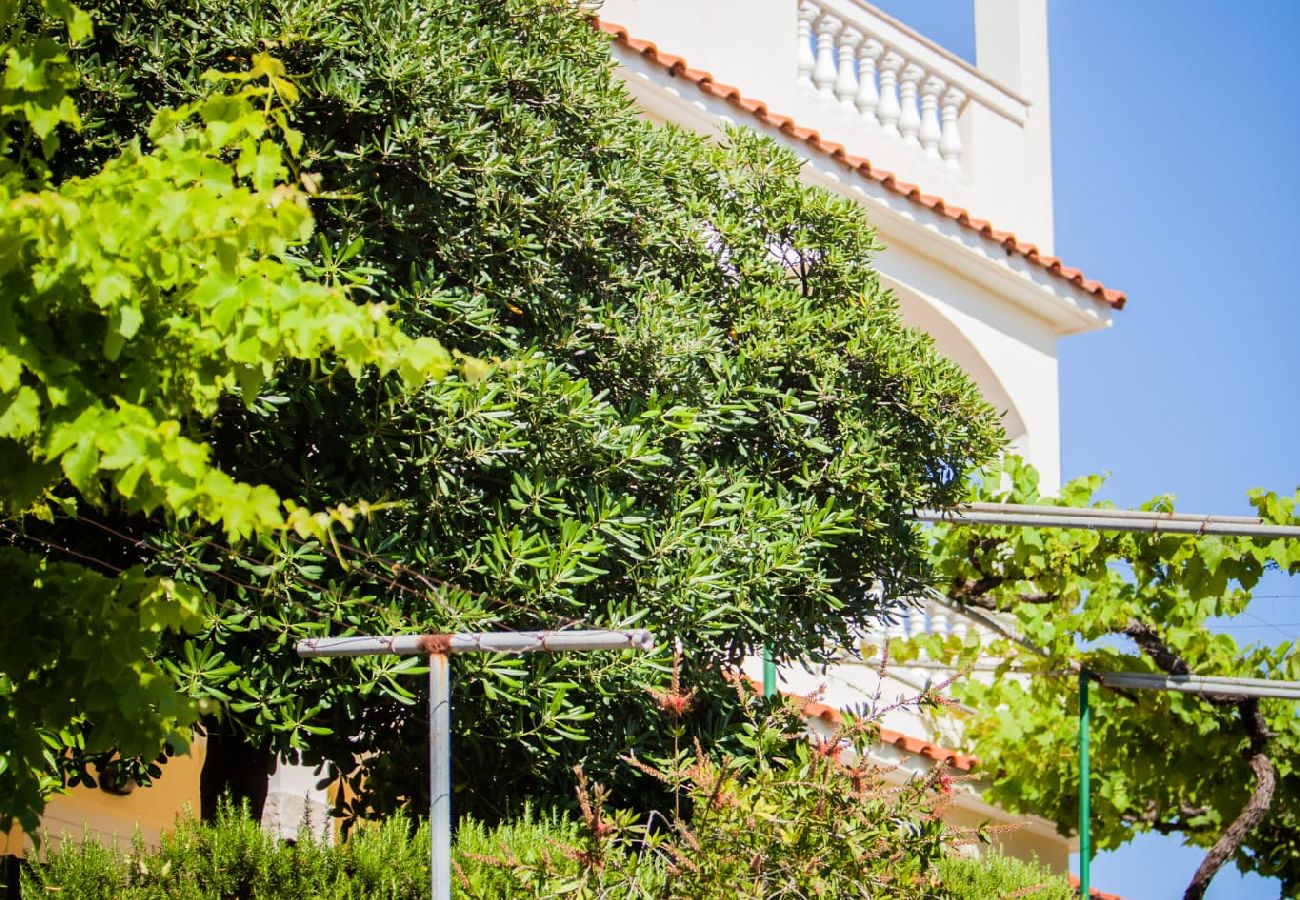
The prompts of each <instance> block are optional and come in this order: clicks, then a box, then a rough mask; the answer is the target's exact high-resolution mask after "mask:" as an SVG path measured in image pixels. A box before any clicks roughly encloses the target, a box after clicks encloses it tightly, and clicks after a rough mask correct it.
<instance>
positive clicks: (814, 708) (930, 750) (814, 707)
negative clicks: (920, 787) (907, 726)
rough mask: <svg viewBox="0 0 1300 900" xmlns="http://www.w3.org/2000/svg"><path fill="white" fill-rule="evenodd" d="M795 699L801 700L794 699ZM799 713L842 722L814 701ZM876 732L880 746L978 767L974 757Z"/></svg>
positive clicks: (956, 765)
mask: <svg viewBox="0 0 1300 900" xmlns="http://www.w3.org/2000/svg"><path fill="white" fill-rule="evenodd" d="M792 696H793V695H792ZM795 699H796V700H799V699H803V698H800V697H795ZM800 712H802V713H803V714H804V715H805V716H807V717H808V718H810V719H821V720H822V721H823V722H827V723H829V724H831V725H838V724H839V723H840V722H842V721H843V720H844V716H843V715H842V714H841V713H840V711H839V710H838V709H836V708H835V707H833V706H827V705H826V704H825V703H818V702H817V701H815V700H809V701H807V702H805V703H804V706H803V709H802V710H800ZM878 730H879V732H880V742H881V743H882V744H891V745H893V746H895V747H897V748H899V749H900V750H906V751H907V752H908V753H915V754H916V755H917V756H924V757H926V758H928V759H932V760H934V761H935V762H938V763H947V764H948V765H949V766H951V767H952V768H954V769H961V770H962V771H963V772H969V771H971V770H972V769H974V768H975V767H976V766H977V765H979V760H978V759H976V758H975V757H974V756H968V755H966V754H965V753H958V752H957V751H956V750H949V749H948V748H947V747H940V746H939V745H938V744H934V743H931V742H930V741H925V740H922V739H921V738H915V737H912V736H911V735H908V734H903V733H902V732H901V731H894V730H892V729H889V728H879V729H878Z"/></svg>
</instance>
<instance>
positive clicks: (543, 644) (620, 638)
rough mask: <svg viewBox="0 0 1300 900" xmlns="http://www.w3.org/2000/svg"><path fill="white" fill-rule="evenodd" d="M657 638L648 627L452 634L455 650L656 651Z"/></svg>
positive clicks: (491, 651)
mask: <svg viewBox="0 0 1300 900" xmlns="http://www.w3.org/2000/svg"><path fill="white" fill-rule="evenodd" d="M654 645H655V642H654V638H653V637H651V635H650V632H649V631H647V630H646V629H644V628H635V629H632V630H630V631H604V630H597V629H590V630H584V631H519V632H509V631H502V632H486V633H480V634H453V635H451V646H450V648H449V649H450V652H451V653H533V652H536V651H539V650H541V651H549V652H554V653H564V652H567V651H576V650H652V649H654Z"/></svg>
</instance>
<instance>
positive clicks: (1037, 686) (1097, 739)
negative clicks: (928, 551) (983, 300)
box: [923, 459, 1300, 898]
mask: <svg viewBox="0 0 1300 900" xmlns="http://www.w3.org/2000/svg"><path fill="white" fill-rule="evenodd" d="M1101 481H1102V480H1101V478H1099V477H1096V476H1092V477H1088V478H1082V479H1079V480H1076V481H1073V482H1071V483H1069V484H1067V485H1065V487H1064V488H1062V490H1061V495H1060V497H1059V498H1043V497H1040V496H1039V495H1038V477H1037V473H1036V472H1035V471H1034V470H1033V469H1031V468H1029V467H1028V466H1025V465H1023V464H1022V463H1021V462H1019V461H1018V460H1015V459H1011V460H1009V461H1008V462H1007V464H1006V465H1005V466H1004V467H1002V468H1001V469H996V470H994V471H992V472H991V473H990V475H989V477H988V478H987V480H986V481H985V482H984V484H983V486H982V488H981V489H980V490H979V492H978V494H977V496H978V498H979V499H981V500H996V501H1002V502H1010V503H1046V504H1052V505H1060V506H1071V507H1082V506H1087V505H1089V504H1090V502H1091V501H1092V497H1093V494H1094V493H1095V492H1096V491H1097V489H1098V488H1099V487H1100V485H1101ZM1297 500H1300V495H1298V496H1297V497H1279V496H1277V495H1274V494H1266V493H1263V492H1257V493H1255V494H1253V495H1252V503H1253V504H1254V505H1255V507H1256V509H1257V510H1258V512H1259V515H1261V516H1263V517H1264V518H1265V519H1266V520H1267V521H1271V522H1277V523H1287V524H1294V523H1295V522H1296V521H1297V517H1296V503H1297ZM1143 508H1144V509H1151V510H1158V511H1161V512H1172V511H1173V503H1172V500H1171V499H1170V498H1168V497H1160V498H1157V499H1155V500H1153V501H1151V502H1150V503H1148V504H1146V506H1144V507H1143ZM933 535H934V566H935V569H936V575H937V576H938V579H939V582H940V584H941V585H942V588H941V589H942V590H943V591H944V593H945V595H946V596H947V597H948V598H949V600H951V601H955V602H956V603H958V604H960V605H961V606H963V607H965V608H967V609H969V610H973V611H975V612H976V613H991V614H994V615H995V616H1001V617H1002V618H1000V619H998V620H997V621H1001V622H1009V623H1010V628H1009V629H1008V632H1009V634H1010V635H1012V636H1011V637H1001V638H998V639H996V640H994V641H992V642H991V643H987V644H986V645H985V646H984V647H983V648H980V647H979V646H977V643H976V640H975V639H974V638H972V639H971V642H970V644H969V645H967V646H958V645H957V643H956V642H955V641H952V640H951V639H948V640H946V641H945V640H939V639H927V640H926V641H924V642H923V643H924V644H925V646H926V649H928V650H929V651H930V652H932V653H934V654H936V655H939V656H941V657H944V658H950V659H956V660H961V661H963V662H966V661H969V660H972V659H974V658H975V657H976V656H977V655H978V654H979V653H980V652H981V649H982V652H983V653H985V654H988V655H991V656H992V657H994V658H995V659H997V660H999V669H998V672H997V673H996V674H995V675H993V676H992V677H991V678H990V679H979V678H976V679H966V680H963V681H962V682H960V683H959V686H958V689H957V690H956V694H955V696H956V697H957V698H958V699H960V700H962V701H963V702H965V703H966V704H968V705H970V706H971V707H973V708H974V709H975V710H976V713H975V714H974V716H973V717H972V718H971V720H970V722H969V725H968V729H967V735H968V736H969V737H970V738H971V739H972V740H973V742H974V747H975V749H976V750H977V751H978V752H979V753H980V755H981V756H982V757H983V758H984V759H985V760H986V761H987V762H988V765H987V766H986V768H987V770H988V771H990V772H992V773H995V774H994V776H993V786H992V788H991V795H992V798H993V799H994V800H995V801H996V802H997V803H999V804H1002V805H1005V806H1008V807H1010V808H1013V809H1021V810H1032V811H1035V812H1039V813H1041V814H1043V815H1046V816H1048V817H1050V818H1052V819H1055V820H1056V822H1057V825H1058V827H1059V828H1060V829H1061V830H1062V831H1063V832H1068V831H1069V830H1071V829H1073V828H1074V827H1075V826H1076V825H1077V822H1078V816H1079V809H1078V762H1079V760H1078V752H1077V735H1078V725H1077V711H1078V703H1077V700H1076V696H1077V679H1076V678H1073V677H1050V673H1055V674H1056V675H1058V676H1059V675H1061V674H1062V673H1077V672H1078V671H1079V670H1080V669H1089V670H1094V671H1101V672H1105V671H1138V672H1163V673H1167V674H1170V675H1186V674H1197V675H1216V676H1227V677H1233V676H1236V677H1250V678H1272V679H1279V680H1290V681H1295V680H1300V654H1297V653H1296V649H1295V647H1294V645H1293V644H1292V643H1291V642H1286V643H1282V644H1279V645H1278V646H1274V647H1269V646H1263V645H1260V644H1250V645H1246V646H1242V645H1239V644H1238V643H1237V642H1236V641H1235V640H1234V639H1233V638H1232V637H1231V636H1230V635H1227V634H1223V633H1220V632H1217V631H1215V630H1214V629H1213V628H1212V627H1210V620H1211V619H1213V618H1215V617H1219V616H1234V615H1238V614H1240V613H1242V612H1243V611H1244V610H1245V609H1246V607H1247V604H1248V603H1249V600H1250V591H1251V588H1252V587H1254V585H1255V584H1256V583H1257V582H1258V581H1259V578H1260V576H1261V575H1262V574H1263V573H1264V571H1265V570H1266V569H1268V568H1280V569H1282V570H1283V571H1288V572H1291V573H1294V572H1295V571H1296V570H1297V569H1298V568H1300V546H1298V545H1297V544H1296V542H1289V543H1288V542H1286V541H1282V540H1274V541H1263V540H1244V539H1233V538H1221V537H1215V536H1202V537H1197V536H1185V535H1161V534H1146V533H1141V534H1124V533H1115V532H1106V533H1099V532H1094V531H1077V530H1055V529H1045V528H1007V527H995V528H989V527H978V528H974V527H969V526H965V527H963V526H957V525H942V526H938V527H936V528H935V529H934V533H933ZM995 624H996V622H995ZM1016 672H1024V673H1025V674H1024V675H1023V676H1022V675H1017V674H1014V673H1016ZM1094 690H1098V689H1097V688H1094ZM1094 709H1095V712H1094V714H1093V725H1092V731H1091V734H1092V746H1093V748H1094V749H1093V758H1094V762H1093V772H1094V775H1093V778H1094V782H1093V783H1094V788H1093V797H1092V810H1091V812H1092V829H1093V835H1094V840H1095V842H1096V846H1097V847H1098V849H1108V848H1113V847H1116V846H1118V845H1120V844H1122V843H1124V842H1126V841H1128V840H1131V839H1132V838H1133V837H1134V836H1135V835H1137V834H1140V833H1143V832H1150V831H1155V832H1159V833H1161V834H1178V835H1181V836H1182V837H1183V839H1184V840H1185V841H1186V842H1187V843H1189V844H1192V845H1194V846H1198V847H1204V848H1206V849H1207V854H1206V857H1205V860H1204V862H1203V863H1202V865H1201V866H1200V868H1199V869H1198V870H1197V872H1196V873H1195V876H1194V877H1193V879H1192V881H1191V883H1190V884H1189V885H1188V888H1187V892H1186V894H1185V896H1186V897H1188V898H1195V897H1200V896H1202V895H1203V893H1204V891H1205V888H1206V886H1207V885H1208V884H1209V881H1210V879H1211V878H1212V877H1213V876H1214V874H1215V872H1217V871H1218V869H1219V868H1220V867H1221V866H1222V865H1223V864H1224V863H1225V862H1227V861H1228V860H1235V862H1236V864H1237V865H1238V867H1239V868H1241V869H1242V870H1243V871H1255V872H1258V873H1260V874H1262V875H1270V876H1276V877H1278V878H1280V879H1281V880H1282V885H1283V892H1284V893H1285V895H1286V896H1296V895H1297V892H1300V818H1298V817H1297V813H1298V811H1300V768H1298V767H1297V762H1296V761H1297V760H1300V717H1297V714H1296V709H1295V705H1294V703H1293V702H1291V701H1286V700H1269V699H1256V698H1251V697H1217V698H1216V697H1203V696H1199V695H1191V694H1181V693H1171V692H1162V691H1135V692H1128V691H1123V690H1118V689H1115V690H1109V689H1107V690H1101V691H1100V693H1099V694H1097V699H1096V701H1095V707H1094Z"/></svg>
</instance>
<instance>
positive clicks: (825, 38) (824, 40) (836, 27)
mask: <svg viewBox="0 0 1300 900" xmlns="http://www.w3.org/2000/svg"><path fill="white" fill-rule="evenodd" d="M843 27H844V23H843V22H842V21H840V20H839V19H837V18H836V17H835V16H832V15H830V14H829V13H827V14H824V15H823V16H822V17H821V18H820V19H818V20H817V65H816V67H815V68H814V69H813V83H814V84H816V85H817V95H818V96H819V97H821V98H822V99H823V100H830V99H833V98H834V96H835V78H836V75H837V72H836V66H835V38H836V36H837V35H839V33H840V29H841V28H843Z"/></svg>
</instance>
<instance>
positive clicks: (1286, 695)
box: [1096, 672, 1300, 700]
mask: <svg viewBox="0 0 1300 900" xmlns="http://www.w3.org/2000/svg"><path fill="white" fill-rule="evenodd" d="M1096 674H1097V677H1098V679H1100V681H1101V683H1102V684H1104V685H1106V686H1107V687H1121V688H1132V689H1137V690H1157V691H1177V692H1179V693H1182V694H1203V695H1205V696H1207V697H1225V696H1226V697H1273V698H1278V699H1282V700H1300V681H1273V680H1270V679H1267V678H1216V677H1213V676H1205V675H1164V674H1160V673H1151V672H1098V673H1096Z"/></svg>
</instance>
